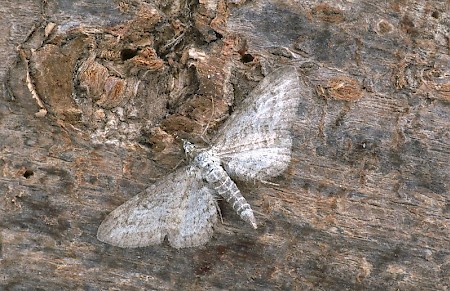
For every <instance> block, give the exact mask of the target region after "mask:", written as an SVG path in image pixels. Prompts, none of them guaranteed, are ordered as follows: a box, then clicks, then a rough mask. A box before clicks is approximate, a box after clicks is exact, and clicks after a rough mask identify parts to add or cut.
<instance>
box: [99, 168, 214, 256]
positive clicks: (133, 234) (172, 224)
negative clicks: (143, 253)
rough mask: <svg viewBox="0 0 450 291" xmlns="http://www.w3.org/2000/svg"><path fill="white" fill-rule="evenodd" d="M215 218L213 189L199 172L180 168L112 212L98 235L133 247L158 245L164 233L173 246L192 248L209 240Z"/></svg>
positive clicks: (100, 237)
mask: <svg viewBox="0 0 450 291" xmlns="http://www.w3.org/2000/svg"><path fill="white" fill-rule="evenodd" d="M216 221H217V209H216V203H215V200H214V194H213V190H212V189H210V188H208V187H207V186H206V185H205V184H204V183H203V180H202V179H201V177H200V176H199V173H198V171H195V170H193V169H190V168H187V167H183V168H181V169H179V170H178V171H175V172H174V173H172V174H170V175H168V176H167V177H166V178H165V179H162V180H160V181H159V182H157V183H156V184H153V185H151V186H150V187H148V188H147V189H146V190H144V191H143V192H141V193H140V194H138V195H136V196H134V197H133V198H131V199H130V200H128V201H127V202H125V203H124V204H122V205H121V206H119V207H118V208H116V209H115V210H114V211H112V212H111V213H110V214H109V215H108V216H107V217H106V218H105V220H104V221H103V222H102V223H101V225H100V226H99V228H98V231H97V238H98V239H99V240H100V241H103V242H105V243H108V244H111V245H114V246H118V247H124V248H134V247H145V246H149V245H157V244H161V243H162V242H163V240H164V238H165V237H166V236H167V238H168V241H169V244H170V245H171V246H172V247H175V248H183V247H194V246H200V245H203V244H205V243H206V242H208V241H209V239H210V238H211V236H212V233H213V226H214V224H215V223H216Z"/></svg>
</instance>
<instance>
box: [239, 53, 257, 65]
mask: <svg viewBox="0 0 450 291" xmlns="http://www.w3.org/2000/svg"><path fill="white" fill-rule="evenodd" d="M253 59H254V57H253V56H252V55H251V54H243V55H242V57H241V61H242V62H243V63H249V62H251V61H253Z"/></svg>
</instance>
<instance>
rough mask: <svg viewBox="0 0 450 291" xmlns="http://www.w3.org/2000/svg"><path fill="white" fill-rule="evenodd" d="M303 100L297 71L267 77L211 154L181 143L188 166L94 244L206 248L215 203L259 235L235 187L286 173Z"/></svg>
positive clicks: (112, 220) (136, 201)
mask: <svg viewBox="0 0 450 291" xmlns="http://www.w3.org/2000/svg"><path fill="white" fill-rule="evenodd" d="M299 100H300V85H299V79H298V74H297V72H296V70H295V68H294V67H285V68H281V69H278V70H276V71H274V72H272V73H271V74H269V75H267V76H266V77H265V78H264V79H263V80H262V81H261V82H260V83H259V84H258V85H257V86H256V87H255V89H254V90H253V91H252V92H251V93H250V94H249V96H248V97H247V98H246V99H245V100H244V101H243V102H242V104H241V106H240V107H239V108H238V109H237V110H236V111H234V112H233V113H232V114H231V116H230V117H229V118H228V119H227V121H226V122H225V123H224V125H223V127H222V128H221V129H220V130H219V131H218V133H217V135H216V136H215V138H214V139H213V140H212V143H211V144H212V146H211V147H210V148H209V149H205V150H202V149H199V148H197V147H196V146H195V145H193V144H192V143H190V142H188V141H184V144H183V147H184V150H185V152H186V155H187V156H188V158H189V160H190V163H189V164H188V165H187V166H185V167H182V168H180V169H178V170H176V171H175V172H173V173H171V174H169V175H168V176H166V177H165V178H164V179H162V180H160V181H159V182H157V183H155V184H153V185H151V186H149V187H148V188H147V189H146V190H144V191H143V192H141V193H140V194H138V195H136V196H135V197H133V198H131V199H130V200H128V201H127V202H125V203H124V204H122V205H121V206H119V207H118V208H116V209H115V210H114V211H112V212H111V213H110V214H109V215H108V216H107V217H106V218H105V220H104V221H103V222H102V223H101V225H100V226H99V228H98V232H97V238H98V239H99V240H100V241H102V242H105V243H108V244H111V245H114V246H118V247H124V248H134V247H145V246H149V245H157V244H160V243H162V242H163V241H164V239H165V238H166V237H167V240H168V242H169V244H170V245H171V246H172V247H175V248H184V247H195V246H200V245H203V244H205V243H207V242H208V241H209V240H210V238H211V236H212V234H213V228H214V225H215V224H216V223H217V220H218V211H217V203H216V198H217V197H218V196H222V197H223V198H224V199H225V200H226V201H228V202H229V203H230V204H231V206H232V207H233V209H234V210H235V211H236V212H237V214H238V215H239V216H240V217H241V219H243V220H244V221H246V222H248V223H249V224H250V225H251V226H252V227H253V228H255V229H256V228H257V224H256V219H255V217H254V214H253V210H252V209H251V206H250V205H249V204H248V202H247V201H246V199H245V198H244V197H243V196H242V194H241V192H240V191H239V189H238V187H237V186H236V184H235V183H234V182H233V180H232V179H239V180H245V181H265V180H267V179H270V178H271V177H275V176H277V175H279V174H280V173H282V172H283V171H284V170H285V169H286V168H287V166H288V165H289V162H290V160H291V151H292V150H291V148H292V137H291V132H290V129H291V125H292V122H293V120H294V118H295V115H296V111H297V107H298V105H299Z"/></svg>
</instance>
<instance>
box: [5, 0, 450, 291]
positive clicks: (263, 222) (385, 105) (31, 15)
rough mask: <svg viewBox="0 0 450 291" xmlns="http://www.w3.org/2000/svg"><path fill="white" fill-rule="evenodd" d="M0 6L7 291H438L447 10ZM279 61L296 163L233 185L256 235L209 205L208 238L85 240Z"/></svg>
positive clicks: (447, 110)
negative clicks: (295, 106)
mask: <svg viewBox="0 0 450 291" xmlns="http://www.w3.org/2000/svg"><path fill="white" fill-rule="evenodd" d="M3 2H4V3H3V8H2V10H1V11H0V15H1V18H0V22H1V24H2V28H3V29H2V31H0V35H1V36H2V37H0V45H1V51H0V58H1V62H0V63H1V65H0V77H2V79H3V80H4V83H3V84H4V85H3V86H2V87H1V90H2V97H1V99H0V289H6V290H8V289H9V290H25V289H37V288H40V289H45V290H55V289H79V290H80V289H81V290H83V289H86V290H91V289H93V290H98V289H121V290H123V289H131V290H133V289H140V288H148V289H175V288H176V289H180V288H183V289H206V288H208V289H288V290H290V289H298V290H304V289H314V290H316V289H317V290H346V289H348V290H353V289H357V290H367V289H369V290H378V289H387V290H447V289H448V288H449V285H450V281H449V277H450V230H449V227H450V225H449V224H450V223H449V222H450V220H449V219H450V202H449V189H450V183H449V181H450V166H449V158H450V119H449V118H450V77H449V72H450V45H449V44H450V41H449V35H450V31H449V30H450V25H449V23H450V14H449V12H448V11H449V4H448V3H446V2H445V1H412V2H411V1H410V2H402V1H388V2H383V3H379V4H376V5H375V4H372V3H371V2H370V1H366V2H364V1H356V2H342V1H338V2H334V1H329V2H319V1H301V2H295V3H294V1H272V2H271V1H245V0H244V1H230V3H228V4H227V2H223V1H219V2H216V1H200V2H201V3H200V4H187V3H186V2H185V1H179V2H176V1H175V2H173V3H172V2H170V1H169V2H167V3H171V4H170V5H169V4H167V3H166V2H165V1H161V3H156V4H148V3H147V4H145V3H143V2H142V1H95V2H96V4H92V3H91V2H90V1H86V2H85V1H63V0H61V1H51V0H50V1H42V3H41V2H39V1H20V3H18V2H16V1H9V0H8V1H3ZM231 2H233V3H237V4H232V3H231ZM89 3H91V4H89ZM164 3H166V4H164ZM89 57H91V59H89ZM90 60H91V61H92V62H91V63H89V61H90ZM83 65H84V67H83ZM88 65H91V66H88ZM285 65H291V66H295V67H296V68H297V70H298V72H299V76H300V77H301V79H302V80H303V82H304V84H305V85H304V88H303V93H302V100H301V106H300V108H299V111H298V119H297V120H296V122H295V124H294V132H293V134H294V136H295V140H294V149H293V161H292V163H291V166H290V168H289V170H288V171H286V172H285V173H284V174H283V175H281V176H280V177H277V178H275V179H274V180H273V181H271V182H274V183H276V184H277V185H271V184H263V183H255V184H252V183H250V184H246V183H238V186H239V187H240V189H241V190H242V192H243V194H244V196H245V197H246V198H247V200H248V201H249V203H250V204H251V205H252V207H253V209H254V210H255V212H256V218H257V220H258V223H259V228H258V229H257V230H252V229H251V228H250V227H249V226H247V225H246V224H245V223H244V222H242V221H240V220H239V218H238V217H237V216H236V215H235V214H234V213H233V211H232V209H231V208H230V207H229V206H228V205H226V203H223V202H221V201H219V205H220V207H221V213H222V218H223V223H221V224H219V225H218V226H217V229H216V232H215V235H214V237H213V239H212V240H211V241H210V242H209V243H208V244H207V245H206V246H204V247H198V248H191V249H182V250H175V249H173V248H170V247H169V246H168V245H162V246H155V247H147V248H141V249H120V248H116V247H112V246H109V245H106V244H103V243H101V242H99V241H98V240H97V239H96V231H97V227H98V225H99V224H100V223H101V221H102V219H103V218H104V217H105V216H106V214H107V213H109V212H110V211H112V210H113V209H114V208H115V207H117V206H118V205H120V204H121V203H122V202H124V201H126V200H127V199H129V198H130V197H132V196H133V195H135V194H137V193H139V192H140V191H141V190H142V189H144V188H145V187H146V185H148V184H151V183H152V182H154V181H156V180H157V179H158V178H159V177H163V176H164V175H166V174H167V173H170V172H171V171H173V169H174V168H176V167H178V166H179V165H180V164H182V163H184V162H183V153H182V149H181V146H180V138H188V139H190V140H192V141H195V142H201V141H202V140H204V139H208V138H210V137H211V136H213V135H214V133H215V131H216V130H217V128H218V127H219V126H220V125H221V124H222V123H223V121H224V120H226V118H227V117H228V114H229V112H231V111H232V110H233V109H234V108H235V107H236V106H239V103H240V101H241V100H243V98H245V96H246V94H247V93H248V92H249V91H250V90H251V89H252V88H253V87H254V86H255V85H256V84H257V82H258V81H259V80H261V79H262V78H263V76H264V75H265V74H267V73H268V72H270V71H271V70H273V69H274V68H276V67H280V66H285ZM86 68H87V69H86ZM100 73H101V74H100ZM96 74H100V75H101V76H102V77H101V78H97V79H96V76H98V75H96ZM102 74H103V75H102ZM105 74H106V75H105ZM27 76H28V77H27ZM108 76H109V77H110V79H108V80H109V82H111V83H112V84H115V85H117V86H119V85H120V86H121V87H120V86H119V87H120V88H125V89H124V90H123V91H120V90H116V91H114V90H113V91H111V92H110V93H109V95H108V94H106V95H101V94H98V95H96V93H95V92H101V91H102V90H103V89H104V86H103V85H104V83H105V82H106V81H105V80H107V77H108ZM135 84H138V86H137V87H134V85H135ZM119 87H117V88H119ZM115 88H116V87H115ZM135 88H137V89H136V90H134V89H135ZM36 98H38V99H39V101H37V99H36ZM39 102H40V103H39Z"/></svg>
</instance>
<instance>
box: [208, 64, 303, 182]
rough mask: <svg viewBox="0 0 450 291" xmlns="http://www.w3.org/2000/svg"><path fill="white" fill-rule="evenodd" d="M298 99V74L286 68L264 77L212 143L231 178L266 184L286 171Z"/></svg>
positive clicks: (290, 68) (291, 68) (289, 157)
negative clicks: (264, 181) (265, 180)
mask: <svg viewBox="0 0 450 291" xmlns="http://www.w3.org/2000/svg"><path fill="white" fill-rule="evenodd" d="M299 98H300V85H299V81H298V75H297V72H296V70H295V68H293V67H286V68H282V69H279V70H277V71H275V72H273V73H272V74H270V75H268V76H267V77H265V78H264V79H263V80H262V81H261V82H260V83H259V84H258V86H257V87H256V88H255V89H254V90H253V91H252V93H251V94H250V96H249V97H247V98H246V99H245V101H244V102H243V104H242V106H241V107H240V108H239V109H238V110H237V111H235V112H233V114H232V115H231V116H230V117H229V118H228V120H227V121H226V122H225V124H224V126H223V127H222V128H221V130H220V132H219V133H218V135H217V136H216V138H215V139H213V142H212V144H213V145H214V146H213V150H214V151H215V152H216V153H217V155H218V156H219V157H220V159H221V161H222V163H223V165H224V168H225V170H226V171H227V173H228V174H229V175H230V176H231V177H234V178H238V179H241V180H264V179H267V178H270V177H274V176H277V175H279V174H280V173H281V172H283V171H284V170H285V169H286V168H287V166H288V164H289V162H290V160H291V147H292V138H291V133H290V129H291V125H292V122H293V120H294V117H295V115H296V111H297V108H298V105H299V101H300V99H299Z"/></svg>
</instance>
